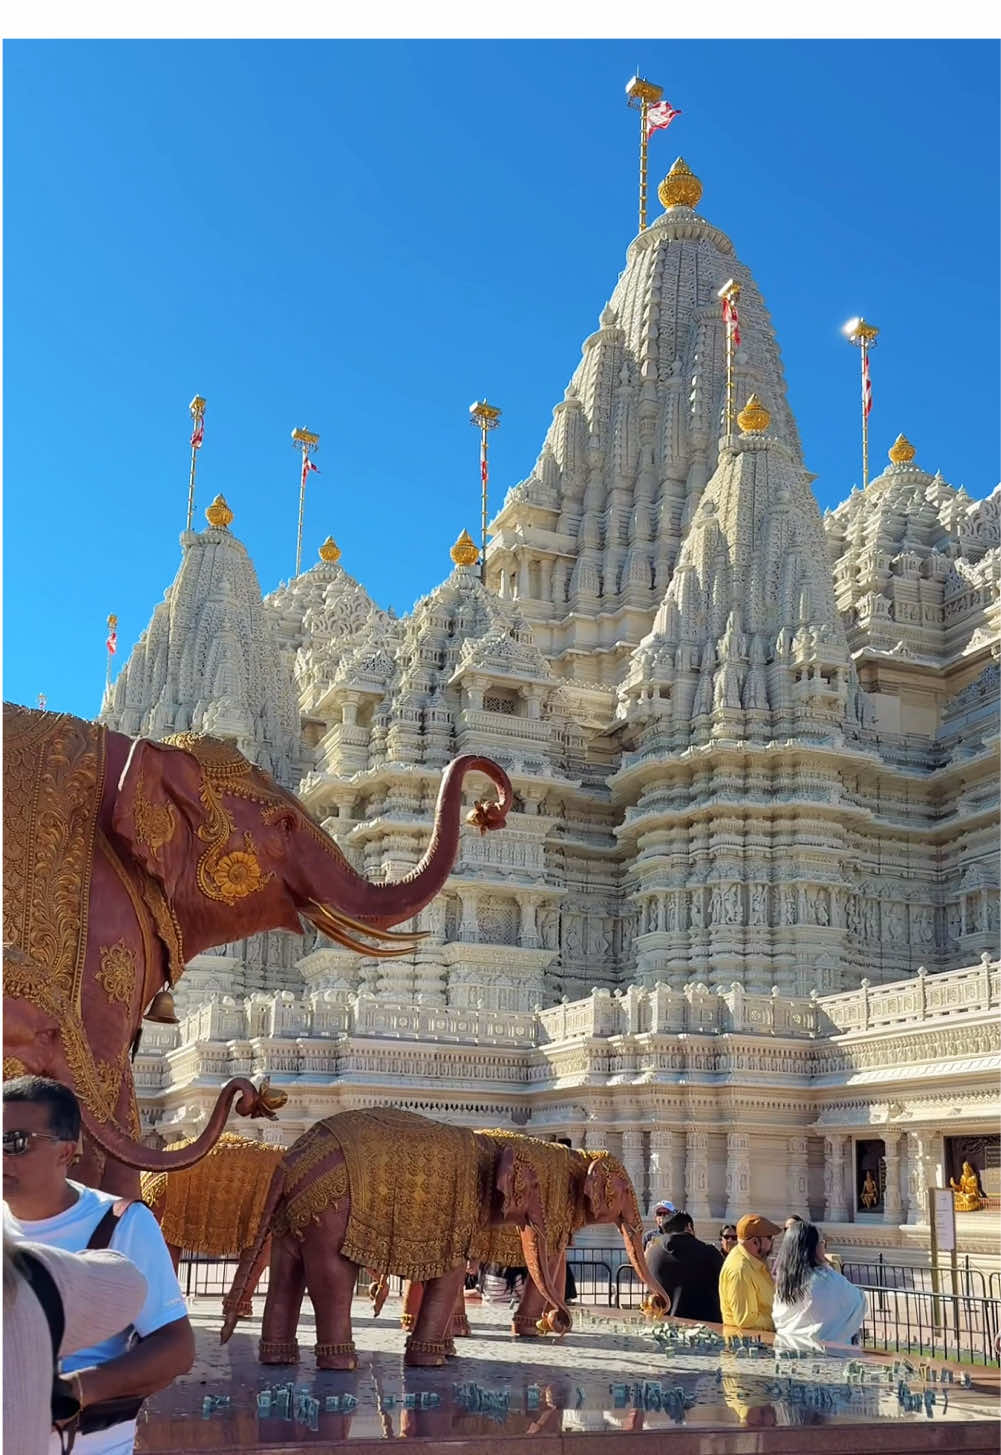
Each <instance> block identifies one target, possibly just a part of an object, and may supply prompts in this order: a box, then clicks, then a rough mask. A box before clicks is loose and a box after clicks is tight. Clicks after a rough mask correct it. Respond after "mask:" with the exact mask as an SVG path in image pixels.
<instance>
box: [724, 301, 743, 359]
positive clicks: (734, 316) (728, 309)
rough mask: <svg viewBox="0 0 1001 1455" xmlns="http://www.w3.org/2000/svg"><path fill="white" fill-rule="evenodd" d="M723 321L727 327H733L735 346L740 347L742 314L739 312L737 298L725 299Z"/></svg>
mask: <svg viewBox="0 0 1001 1455" xmlns="http://www.w3.org/2000/svg"><path fill="white" fill-rule="evenodd" d="M723 322H724V323H725V324H726V326H727V328H731V329H733V346H734V348H735V349H739V348H740V314H739V313H738V312H737V300H736V298H724V299H723Z"/></svg>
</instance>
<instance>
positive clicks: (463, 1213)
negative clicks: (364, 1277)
mask: <svg viewBox="0 0 1001 1455" xmlns="http://www.w3.org/2000/svg"><path fill="white" fill-rule="evenodd" d="M502 1223H514V1224H515V1225H516V1226H517V1227H518V1228H520V1229H521V1238H520V1249H519V1253H520V1261H523V1262H524V1265H525V1266H526V1267H527V1268H528V1270H529V1272H530V1274H531V1276H532V1277H533V1278H534V1279H535V1280H536V1281H537V1283H538V1284H539V1285H540V1286H541V1287H542V1289H543V1290H544V1296H545V1298H546V1299H547V1300H548V1301H549V1303H550V1304H551V1305H552V1307H553V1309H554V1311H555V1312H554V1314H553V1325H554V1327H562V1328H564V1329H565V1328H569V1325H570V1317H569V1314H568V1313H567V1310H566V1304H565V1303H564V1300H563V1297H562V1289H560V1291H559V1294H557V1292H556V1290H555V1289H554V1288H553V1287H552V1285H551V1282H550V1277H549V1266H548V1255H547V1252H546V1249H547V1237H548V1234H547V1228H546V1222H545V1212H544V1205H543V1197H542V1191H541V1188H540V1186H539V1179H538V1176H537V1173H536V1170H535V1167H534V1165H533V1162H532V1159H531V1158H530V1157H529V1156H527V1155H526V1153H525V1151H524V1149H523V1148H522V1147H521V1146H520V1145H519V1142H518V1139H515V1138H509V1139H506V1140H505V1139H502V1138H499V1137H496V1136H494V1135H492V1134H490V1133H486V1132H471V1131H469V1130H468V1129H466V1128H464V1127H453V1126H446V1125H445V1124H444V1123H442V1122H435V1121H431V1120H429V1119H428V1118H427V1117H421V1116H417V1115H416V1114H415V1113H413V1112H407V1111H401V1110H398V1109H396V1108H379V1109H372V1110H368V1111H347V1112H339V1113H338V1114H336V1115H335V1116H332V1117H327V1118H326V1119H325V1120H324V1121H321V1122H317V1123H316V1124H315V1126H313V1127H311V1128H310V1129H309V1131H308V1132H306V1133H304V1134H303V1136H301V1137H300V1138H299V1139H298V1141H296V1142H294V1143H293V1145H292V1146H291V1147H290V1148H289V1149H288V1151H287V1153H286V1154H285V1156H284V1158H283V1159H282V1162H281V1164H280V1165H279V1167H278V1170H277V1171H276V1172H275V1174H274V1176H273V1178H272V1181H271V1186H270V1188H269V1191H268V1199H267V1203H266V1206H265V1210H264V1216H263V1218H262V1220H261V1224H260V1226H259V1228H258V1232H257V1237H256V1239H255V1241H254V1243H253V1245H252V1246H251V1247H250V1248H248V1249H246V1250H245V1251H244V1253H243V1256H242V1257H241V1260H240V1264H239V1266H238V1268H237V1272H236V1276H235V1278H234V1280H233V1286H232V1288H231V1289H230V1291H229V1293H228V1294H227V1295H226V1298H225V1299H224V1302H223V1306H224V1309H225V1311H226V1313H225V1319H224V1322H223V1327H222V1334H221V1338H222V1342H223V1343H225V1342H226V1341H227V1340H228V1339H229V1337H230V1335H231V1334H232V1332H233V1329H234V1327H235V1325H236V1321H237V1318H238V1316H239V1309H240V1307H241V1304H242V1303H243V1301H244V1299H245V1298H246V1296H247V1290H248V1288H249V1287H250V1280H251V1278H252V1277H253V1276H254V1270H255V1268H256V1267H257V1264H258V1260H259V1258H260V1254H261V1249H262V1248H263V1246H264V1242H265V1240H266V1239H267V1238H268V1237H269V1236H270V1237H271V1240H272V1242H271V1267H270V1281H269V1285H268V1296H267V1301H266V1303H265V1306H264V1319H263V1323H262V1326H261V1341H260V1348H259V1355H258V1357H259V1358H260V1361H261V1363H262V1364H296V1363H298V1359H299V1348H298V1344H297V1342H296V1338H295V1331H296V1326H297V1324H298V1321H299V1310H300V1308H301V1306H302V1299H303V1295H304V1293H305V1292H306V1290H307V1288H308V1290H309V1296H310V1299H311V1301H312V1304H313V1308H314V1310H315V1313H316V1335H317V1344H316V1365H317V1368H318V1369H353V1368H355V1366H356V1362H357V1361H356V1359H355V1350H354V1343H353V1342H352V1339H351V1298H352V1295H353V1293H354V1289H355V1284H356V1282H357V1278H358V1269H359V1266H360V1267H364V1268H369V1269H372V1270H373V1271H374V1272H375V1273H376V1275H377V1276H379V1277H382V1276H383V1275H386V1274H389V1273H395V1274H399V1275H402V1276H403V1277H404V1278H409V1279H411V1280H412V1281H414V1282H421V1283H423V1284H424V1285H425V1288H424V1296H423V1299H422V1302H421V1307H420V1312H419V1314H418V1316H417V1318H416V1321H415V1323H414V1328H413V1332H412V1333H411V1335H410V1337H409V1338H408V1339H407V1344H406V1351H405V1362H406V1363H408V1364H413V1365H419V1366H437V1365H441V1364H444V1362H445V1358H446V1355H447V1354H448V1353H450V1352H451V1342H450V1338H449V1326H450V1323H451V1318H452V1310H453V1308H454V1306H455V1302H456V1298H457V1296H458V1295H459V1293H460V1292H461V1289H462V1285H463V1277H464V1274H465V1269H466V1262H467V1260H468V1258H469V1257H470V1256H471V1252H472V1249H473V1247H474V1244H475V1242H476V1240H477V1238H478V1237H480V1236H481V1235H482V1233H483V1231H484V1229H486V1228H489V1227H493V1226H496V1225H499V1224H502Z"/></svg>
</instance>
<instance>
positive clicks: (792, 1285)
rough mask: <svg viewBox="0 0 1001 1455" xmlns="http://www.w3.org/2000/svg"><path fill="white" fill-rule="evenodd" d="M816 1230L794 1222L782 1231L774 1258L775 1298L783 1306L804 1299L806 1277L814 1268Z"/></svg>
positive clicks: (818, 1232) (816, 1241)
mask: <svg viewBox="0 0 1001 1455" xmlns="http://www.w3.org/2000/svg"><path fill="white" fill-rule="evenodd" d="M819 1243H820V1229H819V1228H815V1227H814V1225H813V1223H795V1224H794V1225H793V1226H792V1227H791V1228H789V1229H788V1230H787V1232H786V1235H785V1237H784V1238H783V1239H782V1242H781V1243H780V1245H779V1251H778V1256H777V1258H776V1259H775V1272H774V1278H775V1296H776V1298H780V1299H781V1300H782V1302H783V1303H799V1302H800V1300H801V1299H802V1298H804V1297H805V1296H806V1288H807V1284H808V1283H809V1281H810V1275H811V1274H812V1272H813V1270H814V1269H815V1268H816V1267H817V1246H818V1244H819Z"/></svg>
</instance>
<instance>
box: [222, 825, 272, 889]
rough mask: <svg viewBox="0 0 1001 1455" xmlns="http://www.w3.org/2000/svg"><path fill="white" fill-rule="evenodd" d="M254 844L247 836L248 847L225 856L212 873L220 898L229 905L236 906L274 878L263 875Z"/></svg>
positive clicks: (246, 843)
mask: <svg viewBox="0 0 1001 1455" xmlns="http://www.w3.org/2000/svg"><path fill="white" fill-rule="evenodd" d="M252 842H253V841H252V840H251V837H250V835H249V834H245V835H244V844H245V846H246V847H245V848H244V849H242V850H241V849H234V850H233V851H232V852H231V853H229V854H224V855H223V857H222V858H221V859H220V860H219V862H218V863H217V864H216V865H215V868H214V869H213V870H212V871H211V873H212V878H213V880H214V882H215V885H216V888H217V889H218V891H219V896H220V898H221V899H223V900H225V902H226V903H227V904H235V903H236V902H237V900H238V899H243V897H244V895H246V894H253V893H254V891H255V890H257V889H260V887H261V885H262V884H263V883H265V881H266V880H267V879H273V878H274V875H273V874H267V875H265V874H262V873H261V866H260V864H259V862H258V859H257V855H256V854H255V853H254V850H253V847H252Z"/></svg>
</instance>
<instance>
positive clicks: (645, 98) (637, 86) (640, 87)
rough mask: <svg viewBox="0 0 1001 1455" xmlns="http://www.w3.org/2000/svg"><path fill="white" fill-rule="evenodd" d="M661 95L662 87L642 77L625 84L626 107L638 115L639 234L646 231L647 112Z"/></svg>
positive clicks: (636, 77)
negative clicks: (637, 112) (635, 111)
mask: <svg viewBox="0 0 1001 1455" xmlns="http://www.w3.org/2000/svg"><path fill="white" fill-rule="evenodd" d="M663 94H664V88H663V86H655V85H654V83H653V82H652V81H644V80H643V78H642V76H633V77H632V79H631V80H629V81H628V82H627V83H626V98H627V105H629V106H631V107H632V108H633V110H638V111H639V114H640V232H645V231H646V184H647V143H648V142H649V140H650V133H649V130H648V127H647V119H648V111H649V108H650V105H651V103H654V102H657V101H659V100H660V98H661V97H662V96H663Z"/></svg>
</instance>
